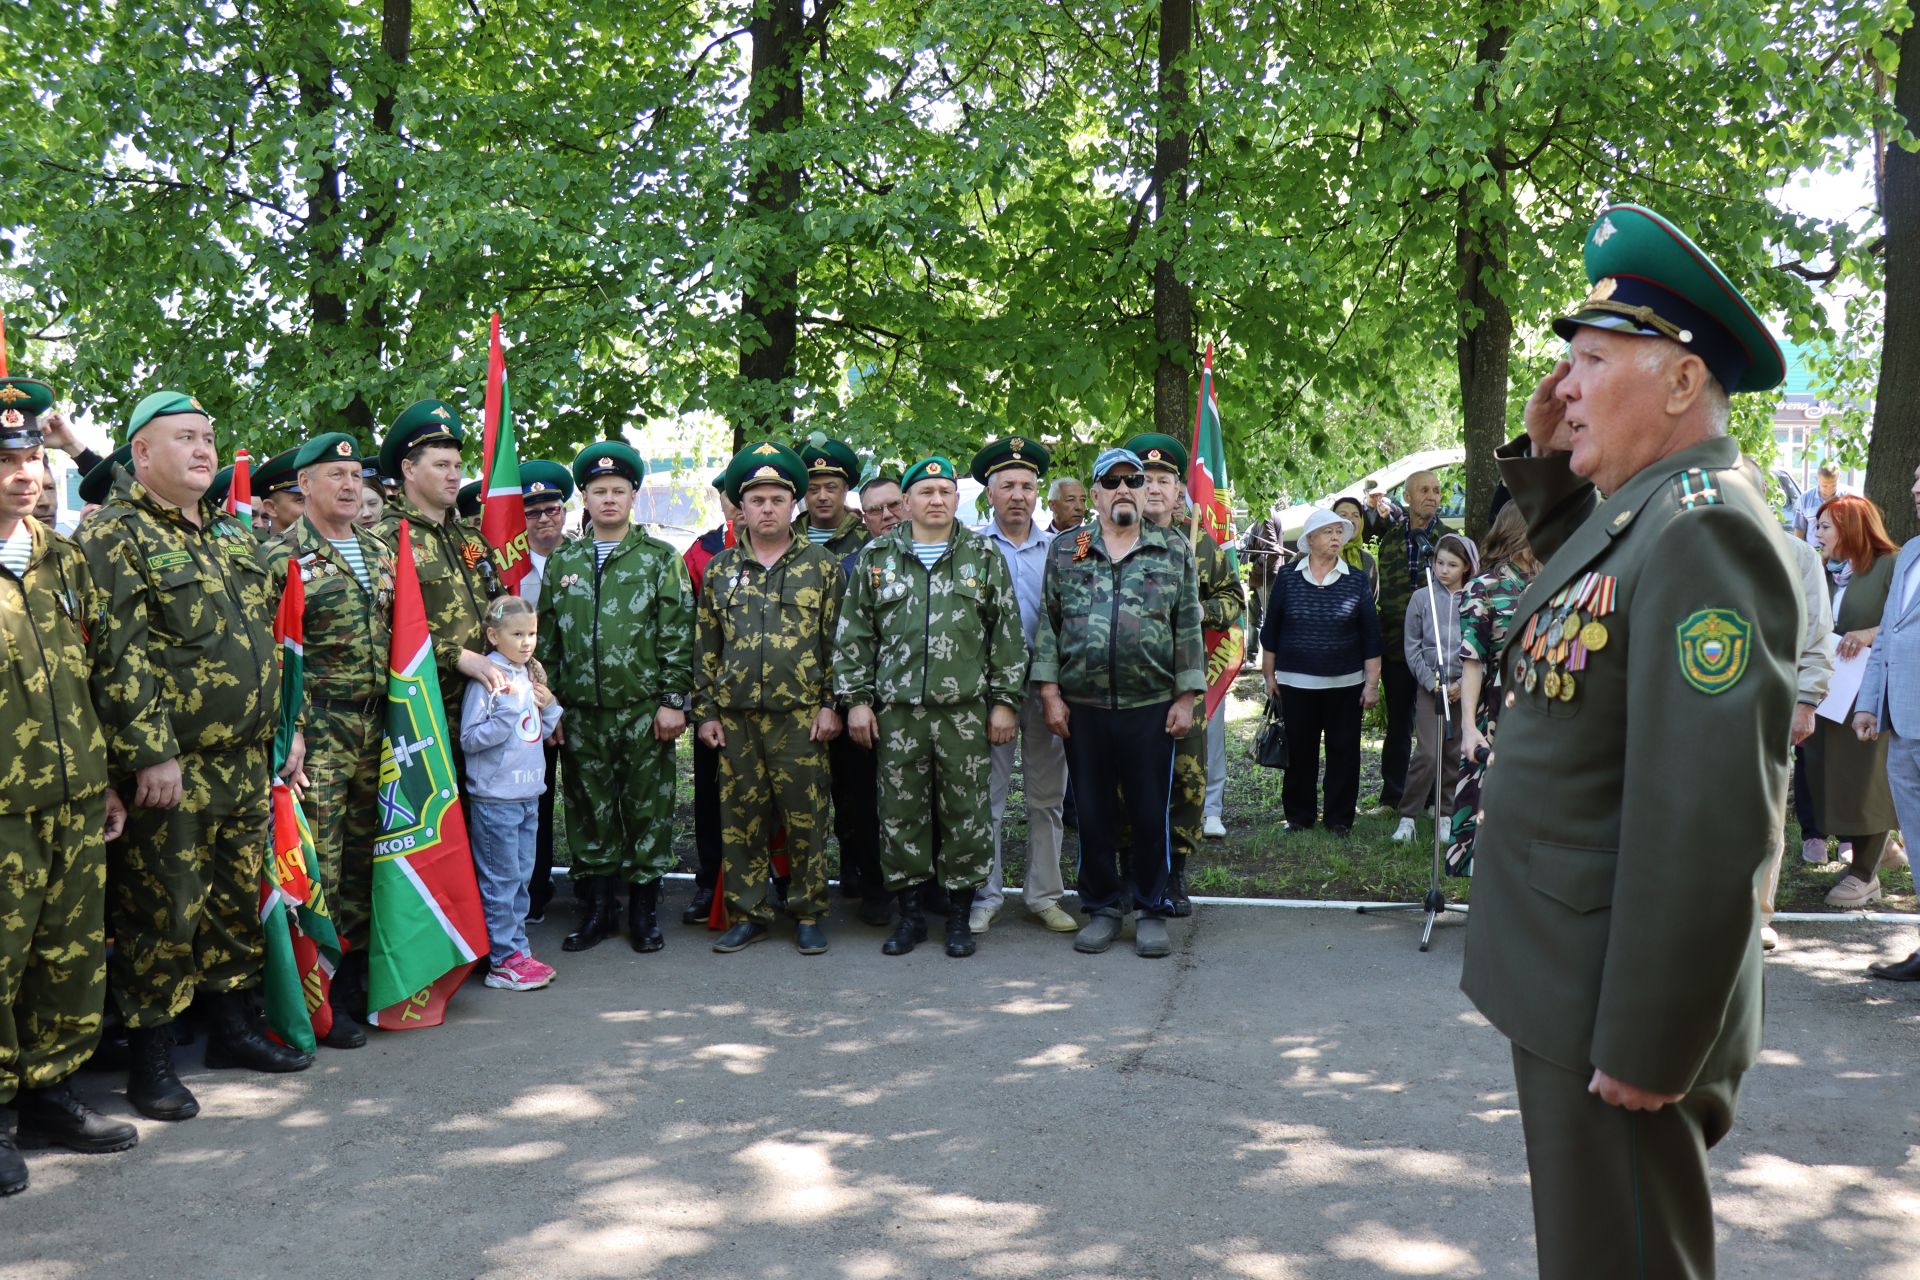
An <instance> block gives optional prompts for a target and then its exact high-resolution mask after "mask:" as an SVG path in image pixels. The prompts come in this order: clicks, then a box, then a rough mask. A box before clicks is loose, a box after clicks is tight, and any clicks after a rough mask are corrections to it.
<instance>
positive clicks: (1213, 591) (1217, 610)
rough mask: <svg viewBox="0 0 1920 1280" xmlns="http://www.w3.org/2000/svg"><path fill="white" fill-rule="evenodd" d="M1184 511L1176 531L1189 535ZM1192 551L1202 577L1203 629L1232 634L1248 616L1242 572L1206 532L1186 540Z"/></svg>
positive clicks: (1175, 526) (1196, 566) (1178, 518)
mask: <svg viewBox="0 0 1920 1280" xmlns="http://www.w3.org/2000/svg"><path fill="white" fill-rule="evenodd" d="M1189 514H1190V513H1188V512H1182V513H1181V514H1180V515H1179V516H1177V517H1175V519H1174V531H1175V532H1176V533H1178V534H1180V535H1181V536H1182V537H1185V536H1186V532H1187V527H1188V526H1187V517H1188V515H1189ZM1186 541H1187V546H1188V547H1190V548H1191V549H1192V551H1193V565H1194V569H1195V571H1196V572H1198V573H1199V575H1200V626H1201V628H1202V629H1203V630H1206V631H1231V630H1233V629H1234V628H1235V627H1237V626H1239V625H1240V620H1241V619H1242V618H1244V617H1246V614H1247V592H1246V589H1245V588H1244V587H1242V586H1241V585H1240V573H1239V570H1238V569H1237V568H1236V567H1235V565H1234V563H1233V561H1232V560H1231V559H1230V558H1229V557H1228V555H1227V549H1226V548H1225V547H1223V546H1221V545H1220V544H1219V543H1217V542H1215V541H1214V540H1213V538H1212V537H1211V536H1210V535H1208V534H1207V533H1205V532H1204V531H1203V532H1202V533H1201V534H1200V536H1199V537H1198V538H1187V539H1186Z"/></svg>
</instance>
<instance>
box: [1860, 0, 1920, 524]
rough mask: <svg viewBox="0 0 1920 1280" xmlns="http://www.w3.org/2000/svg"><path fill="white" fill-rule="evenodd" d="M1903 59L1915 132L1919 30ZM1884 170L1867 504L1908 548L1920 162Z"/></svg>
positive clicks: (1917, 399) (1915, 433)
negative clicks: (1882, 326)
mask: <svg viewBox="0 0 1920 1280" xmlns="http://www.w3.org/2000/svg"><path fill="white" fill-rule="evenodd" d="M1900 57H1901V63H1900V68H1901V74H1899V75H1897V76H1895V77H1894V82H1893V106H1894V109H1895V110H1896V111H1898V112H1899V113H1900V114H1901V115H1902V116H1904V117H1905V118H1906V121H1907V124H1908V126H1909V127H1910V128H1911V127H1920V71H1915V73H1914V74H1911V75H1909V74H1906V72H1908V71H1910V70H1914V69H1916V68H1920V23H1915V24H1914V25H1912V26H1909V27H1908V28H1907V29H1906V31H1904V32H1903V33H1902V34H1901V36H1900ZM1909 59H1911V61H1909ZM1885 163H1886V169H1885V173H1886V179H1885V187H1884V190H1883V194H1882V196H1881V205H1880V216H1881V218H1882V219H1883V220H1884V221H1885V223H1886V226H1887V302H1886V307H1887V313H1886V314H1887V324H1886V331H1885V333H1884V335H1883V336H1882V338H1881V343H1880V385H1879V387H1878V389H1877V390H1876V391H1875V392H1874V400H1873V441H1872V443H1871V444H1870V445H1869V446H1868V449H1867V497H1869V498H1871V499H1872V500H1873V502H1874V504H1875V505H1876V506H1878V507H1879V508H1880V512H1881V514H1882V515H1883V516H1885V517H1886V521H1887V532H1889V533H1891V534H1892V535H1893V538H1894V541H1896V542H1905V541H1906V540H1907V539H1908V538H1911V537H1913V536H1914V534H1915V533H1916V532H1917V531H1920V530H1916V523H1915V520H1914V510H1913V498H1912V497H1911V495H1910V494H1909V492H1908V491H1909V489H1910V488H1911V487H1912V485H1913V479H1914V469H1915V468H1916V467H1920V155H1916V154H1914V153H1913V152H1910V151H1907V150H1906V149H1905V148H1903V147H1898V146H1893V147H1888V148H1887V155H1886V162H1885Z"/></svg>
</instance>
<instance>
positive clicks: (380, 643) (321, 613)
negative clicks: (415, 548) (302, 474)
mask: <svg viewBox="0 0 1920 1280" xmlns="http://www.w3.org/2000/svg"><path fill="white" fill-rule="evenodd" d="M353 536H354V540H355V541H357V542H358V543H359V544H360V558H361V560H362V561H364V562H365V564H366V569H367V580H368V582H369V583H370V584H371V589H369V588H368V587H363V586H361V585H360V579H359V578H357V577H355V576H354V573H353V569H352V567H351V566H349V565H348V564H347V560H346V557H345V556H343V555H341V554H340V552H339V551H338V550H337V549H335V547H334V545H333V544H332V543H331V542H328V541H327V539H326V535H324V534H322V533H321V532H320V531H319V530H318V529H316V528H314V527H313V521H311V520H309V519H307V518H306V517H305V516H302V517H301V518H300V520H299V522H298V523H296V524H295V525H294V526H293V527H292V528H291V529H288V530H287V531H286V532H285V533H281V534H278V535H277V536H275V537H274V539H273V541H271V542H269V543H268V544H267V567H268V570H269V572H270V574H271V576H272V580H273V582H274V584H275V590H276V591H278V590H279V589H280V587H281V586H282V585H283V584H284V583H285V582H286V574H287V565H288V564H290V563H291V564H296V565H298V566H299V570H300V580H301V581H300V585H301V589H302V590H303V591H304V592H305V593H306V599H307V608H306V612H305V614H304V615H303V616H302V618H301V621H302V624H303V626H304V627H305V631H306V639H305V648H304V651H303V652H304V654H305V668H306V671H305V674H306V682H305V687H306V695H307V701H308V703H312V702H313V701H315V700H316V699H317V700H319V701H323V702H365V701H367V700H369V699H372V698H381V697H385V696H386V692H387V664H388V662H389V661H390V659H391V654H390V652H389V651H390V650H391V649H392V647H393V575H394V560H393V552H392V551H391V550H389V549H388V547H387V544H386V543H384V542H382V541H380V540H379V539H378V538H376V537H374V536H373V534H371V533H369V532H368V531H367V530H365V529H362V528H360V527H359V526H357V525H356V526H355V527H354V530H353ZM460 692H461V693H462V694H464V693H465V686H462V687H461V690H460ZM306 714H307V713H306V708H304V707H303V708H302V709H301V714H300V718H301V721H302V723H304V722H305V720H306Z"/></svg>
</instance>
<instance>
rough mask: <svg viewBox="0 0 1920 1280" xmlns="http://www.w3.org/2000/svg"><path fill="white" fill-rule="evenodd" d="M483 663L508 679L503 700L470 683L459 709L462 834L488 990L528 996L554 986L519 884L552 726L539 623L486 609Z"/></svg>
mask: <svg viewBox="0 0 1920 1280" xmlns="http://www.w3.org/2000/svg"><path fill="white" fill-rule="evenodd" d="M485 621H486V629H487V646H488V648H490V649H491V650H492V652H490V653H489V654H488V655H487V659H488V660H489V661H490V662H492V663H493V664H494V665H495V666H497V667H499V668H501V669H502V670H503V671H505V672H506V673H507V687H506V690H505V691H504V692H502V693H493V692H491V691H489V690H488V688H487V686H486V684H485V682H484V681H480V680H469V681H468V682H467V695H466V698H465V700H464V701H463V702H462V703H461V704H460V746H461V749H462V750H464V751H465V752H466V756H467V779H466V782H467V785H466V799H467V830H468V833H469V835H470V836H471V839H472V844H473V865H474V870H475V872H476V874H477V876H478V878H479V881H480V901H481V905H482V906H483V907H484V908H485V910H486V916H487V939H488V942H489V944H490V946H489V949H490V951H491V955H490V956H489V960H490V961H491V964H492V969H491V971H490V972H489V973H488V974H487V985H488V986H490V987H499V988H503V989H505V990H508V991H532V990H534V989H535V988H537V987H544V986H546V985H547V984H548V983H549V982H552V981H553V977H554V974H553V969H552V968H551V967H550V966H548V965H544V964H541V963H540V962H539V961H538V960H535V959H534V958H533V953H532V952H530V951H529V950H528V949H527V903H528V892H527V880H528V878H529V877H530V876H532V874H533V855H534V845H535V842H536V840H537V839H538V837H539V832H540V797H541V795H542V794H544V793H545V791H546V789H547V761H546V754H545V752H544V751H542V749H541V744H542V743H543V742H545V741H546V739H548V738H550V737H552V736H553V731H554V730H555V728H557V727H558V726H559V724H560V704H559V703H558V702H557V701H555V699H554V696H553V690H551V689H549V688H548V687H547V676H546V672H544V671H542V670H541V669H540V664H539V663H537V662H535V661H534V660H533V648H534V644H535V642H536V640H537V639H538V636H539V632H538V621H537V618H536V616H535V614H534V609H533V606H532V605H531V604H529V603H527V601H525V600H523V599H521V598H520V597H518V596H502V597H500V598H499V599H498V600H495V601H494V602H493V603H492V604H490V605H488V606H487V613H486V619H485Z"/></svg>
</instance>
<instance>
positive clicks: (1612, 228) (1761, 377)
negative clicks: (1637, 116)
mask: <svg viewBox="0 0 1920 1280" xmlns="http://www.w3.org/2000/svg"><path fill="white" fill-rule="evenodd" d="M1584 257H1585V261H1586V268H1587V280H1588V282H1589V283H1590V284H1591V285H1592V286H1593V290H1592V292H1590V293H1589V294H1588V295H1587V298H1586V301H1584V302H1582V303H1581V304H1580V305H1579V306H1578V307H1577V308H1575V309H1574V312H1573V314H1572V315H1568V316H1563V317H1562V318H1560V319H1558V320H1555V321H1554V322H1553V331H1554V332H1555V333H1557V334H1559V335H1560V336H1561V337H1562V338H1566V339H1567V340H1569V341H1571V340H1572V339H1573V335H1574V333H1575V331H1577V330H1579V329H1582V328H1592V329H1610V330H1613V331H1614V332H1616V333H1628V334H1634V335H1637V336H1641V337H1660V338H1667V339H1670V340H1672V341H1674V342H1677V343H1679V344H1680V345H1681V346H1683V347H1685V348H1686V349H1687V350H1689V351H1691V352H1693V353H1694V354H1695V355H1697V356H1699V357H1700V359H1701V360H1702V361H1704V362H1705V364H1706V366H1707V370H1708V372H1710V373H1712V374H1713V376H1714V377H1715V378H1716V379H1717V380H1718V381H1719V383H1720V385H1721V386H1722V387H1723V388H1725V389H1726V391H1727V392H1728V393H1729V394H1731V393H1734V392H1738V391H1770V390H1772V389H1773V388H1774V387H1777V386H1779V385H1780V383H1781V381H1782V380H1783V379H1784V378H1785V377H1786V371H1787V365H1786V359H1785V357H1783V356H1782V355H1781V354H1780V344H1779V343H1777V342H1775V341H1774V338H1773V335H1772V334H1771V333H1769V332H1768V331H1767V326H1766V325H1765V324H1764V323H1762V321H1761V319H1760V317H1759V315H1758V314H1756V313H1755V312H1754V309H1753V307H1752V306H1751V305H1749V304H1748V302H1747V300H1746V299H1745V298H1744V297H1742V296H1741V294H1740V291H1739V290H1738V289H1736V288H1735V287H1734V285H1733V282H1732V281H1731V280H1729V279H1727V277H1726V274H1725V273H1724V272H1722V271H1721V270H1720V268H1719V267H1717V266H1715V265H1714V262H1713V259H1711V258H1709V257H1708V256H1707V255H1706V252H1705V251H1704V250H1703V249H1701V248H1700V246H1699V245H1697V244H1695V243H1694V242H1693V241H1692V240H1690V239H1688V238H1687V236H1686V234H1685V233H1684V232H1682V231H1681V230H1680V229H1679V228H1678V227H1675V226H1674V225H1673V224H1672V223H1671V222H1668V221H1667V220H1666V219H1665V218H1663V217H1661V216H1660V215H1659V214H1657V213H1655V212H1653V211H1652V210H1651V209H1645V208H1642V207H1641V206H1639V205H1636V204H1617V205H1614V206H1613V207H1612V208H1609V209H1608V210H1606V212H1604V213H1602V214H1601V215H1600V218H1599V220H1598V221H1597V222H1595V223H1594V224H1593V227H1592V229H1591V230H1589V231H1588V232H1587V243H1586V249H1585V253H1584Z"/></svg>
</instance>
